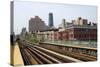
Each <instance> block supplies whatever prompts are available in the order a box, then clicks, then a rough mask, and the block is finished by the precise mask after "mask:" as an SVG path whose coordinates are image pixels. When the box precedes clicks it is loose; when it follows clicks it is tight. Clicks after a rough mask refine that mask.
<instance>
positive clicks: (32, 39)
mask: <svg viewBox="0 0 100 67" xmlns="http://www.w3.org/2000/svg"><path fill="white" fill-rule="evenodd" d="M25 39H26V40H28V41H29V42H31V43H37V42H38V40H37V37H36V35H35V34H30V35H27V36H26V37H25Z"/></svg>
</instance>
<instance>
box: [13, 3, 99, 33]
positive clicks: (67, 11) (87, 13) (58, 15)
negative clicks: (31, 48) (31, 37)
mask: <svg viewBox="0 0 100 67" xmlns="http://www.w3.org/2000/svg"><path fill="white" fill-rule="evenodd" d="M49 13H53V20H54V26H55V27H58V25H59V24H60V23H61V22H62V19H63V18H64V19H66V21H71V20H73V19H77V17H82V18H84V19H88V20H89V21H92V22H97V7H96V6H87V5H72V4H55V3H42V2H31V1H26V2H25V1H14V32H15V34H19V33H20V32H21V30H22V28H23V27H26V29H27V31H28V24H29V19H30V18H31V17H34V16H39V17H40V18H41V19H42V20H43V21H44V22H45V24H46V25H48V22H49V17H48V15H49Z"/></svg>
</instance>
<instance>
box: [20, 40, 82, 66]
mask: <svg viewBox="0 0 100 67" xmlns="http://www.w3.org/2000/svg"><path fill="white" fill-rule="evenodd" d="M19 48H20V51H21V54H22V58H23V60H24V64H25V65H33V64H54V63H71V62H83V61H81V60H77V59H75V58H72V57H69V56H65V55H62V54H59V53H57V52H54V51H51V50H47V49H45V48H42V47H39V46H37V45H30V44H29V43H26V42H22V41H21V42H19Z"/></svg>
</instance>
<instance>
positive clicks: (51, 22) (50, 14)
mask: <svg viewBox="0 0 100 67" xmlns="http://www.w3.org/2000/svg"><path fill="white" fill-rule="evenodd" d="M48 26H49V27H53V26H54V25H53V13H49V25H48Z"/></svg>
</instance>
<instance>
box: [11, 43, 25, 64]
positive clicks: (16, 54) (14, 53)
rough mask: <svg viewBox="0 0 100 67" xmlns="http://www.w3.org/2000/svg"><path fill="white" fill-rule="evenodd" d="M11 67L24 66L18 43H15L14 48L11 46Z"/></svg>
mask: <svg viewBox="0 0 100 67" xmlns="http://www.w3.org/2000/svg"><path fill="white" fill-rule="evenodd" d="M11 65H12V66H23V65H24V62H23V59H22V56H21V52H20V49H19V46H18V43H15V45H14V46H11Z"/></svg>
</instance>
